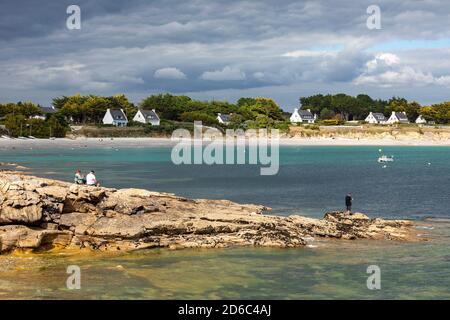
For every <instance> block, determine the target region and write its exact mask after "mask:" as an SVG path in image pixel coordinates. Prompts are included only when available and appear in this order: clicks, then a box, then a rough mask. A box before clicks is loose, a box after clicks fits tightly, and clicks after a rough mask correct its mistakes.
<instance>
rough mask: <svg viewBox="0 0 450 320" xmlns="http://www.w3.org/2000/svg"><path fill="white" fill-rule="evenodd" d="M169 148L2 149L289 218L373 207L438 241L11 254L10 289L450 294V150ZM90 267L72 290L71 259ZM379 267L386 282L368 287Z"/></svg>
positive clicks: (3, 276) (99, 293)
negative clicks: (219, 162)
mask: <svg viewBox="0 0 450 320" xmlns="http://www.w3.org/2000/svg"><path fill="white" fill-rule="evenodd" d="M170 151H171V149H170V148H163V147H153V148H82V149H76V150H72V149H65V148H55V149H45V150H24V149H15V150H11V149H3V150H0V162H14V163H18V164H20V165H22V166H25V167H27V168H29V169H28V171H29V172H30V173H33V174H36V175H40V176H47V177H51V178H57V179H62V180H67V181H71V180H72V177H73V171H74V169H76V168H80V169H81V170H83V171H88V170H90V169H94V170H95V171H96V173H97V178H99V180H101V181H102V183H103V185H106V186H110V187H118V188H122V187H138V188H146V189H152V190H157V191H166V192H174V193H177V194H180V195H184V196H188V197H197V198H216V199H230V200H234V201H238V202H244V203H258V204H264V205H267V206H270V207H272V208H273V213H274V214H278V215H289V214H294V213H298V214H303V215H308V216H313V217H321V216H323V213H324V212H326V211H327V210H336V209H341V208H342V207H343V197H344V195H345V194H346V193H347V192H352V193H353V196H354V199H355V203H354V204H355V205H354V209H355V210H358V211H363V212H367V213H368V214H370V215H371V216H374V217H375V216H380V217H386V218H409V219H420V220H424V219H425V220H427V223H429V224H430V226H431V227H432V228H433V229H432V230H427V229H424V230H419V229H418V233H421V234H428V236H429V237H431V240H430V241H427V242H421V243H398V242H385V241H354V242H351V241H350V242H349V241H345V242H344V241H317V243H316V244H315V246H314V247H313V248H302V249H289V250H280V249H267V248H264V249H261V248H231V249H220V250H182V251H168V250H146V251H140V252H134V253H127V254H121V255H98V254H96V255H88V256H83V257H80V256H77V255H71V254H58V255H55V254H43V255H30V256H0V272H1V273H0V298H25V297H26V298H36V299H41V298H54V299H64V298H67V299H72V298H105V299H108V298H129V299H134V298H137V299H149V298H150V299H164V298H187V299H189V298H192V299H197V298H200V299H202V298H230V299H241V298H244V299H245V298H256V299H264V298H276V299H311V298H319V299H332V298H362V299H379V298H381V299H402V298H411V299H412V298H431V299H443V298H447V299H448V298H450V289H449V288H450V228H449V227H450V210H449V208H450V197H449V192H450V182H449V179H450V148H446V147H384V148H383V151H384V152H385V153H386V154H388V155H391V154H392V155H394V156H395V159H396V161H395V162H394V163H392V164H388V165H387V167H386V168H383V166H382V165H380V164H378V163H377V162H376V159H377V157H378V153H379V152H378V147H282V148H281V150H280V161H281V165H280V171H279V173H278V174H277V175H276V176H260V175H259V167H258V166H249V165H245V166H244V165H243V166H229V165H228V166H227V165H224V166H199V165H195V166H194V165H193V166H175V165H173V164H172V163H171V161H170ZM69 264H76V265H79V266H80V267H81V269H82V290H78V291H69V290H67V289H66V288H65V281H66V277H67V274H66V272H65V271H66V269H65V268H66V267H67V265H69ZM372 264H375V265H378V266H379V267H380V268H381V271H382V289H381V290H377V291H371V290H368V289H367V286H366V279H367V276H368V274H366V269H367V267H368V266H369V265H372Z"/></svg>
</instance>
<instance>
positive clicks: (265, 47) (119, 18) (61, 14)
mask: <svg viewBox="0 0 450 320" xmlns="http://www.w3.org/2000/svg"><path fill="white" fill-rule="evenodd" d="M70 4H76V5H79V6H80V7H81V15H82V29H81V30H67V29H66V28H65V22H66V18H67V14H66V8H67V6H68V5H70ZM371 4H374V1H373V0H372V1H357V2H355V1H350V0H345V1H331V0H329V1H295V0H292V1H288V0H282V1H230V0H228V1H214V0H210V1H200V0H194V1H174V0H171V1H145V0H131V1H109V0H97V1H87V0H83V1H76V0H75V1H66V0H54V1H49V0H44V1H32V0H20V1H17V0H16V1H9V0H6V1H5V0H4V1H2V2H1V3H0V18H1V19H0V45H1V47H0V70H1V71H2V74H3V75H6V77H7V80H5V78H3V80H1V82H0V95H1V97H2V100H4V99H7V100H18V99H26V98H31V99H37V100H39V101H40V102H44V103H48V102H49V101H50V99H49V98H50V97H53V96H56V95H60V94H72V93H74V92H83V93H98V94H113V93H118V92H125V93H128V94H130V95H131V96H132V97H133V98H135V99H138V98H140V97H142V96H144V95H145V94H147V93H150V92H157V91H171V92H175V93H184V92H190V93H194V94H196V95H198V96H200V97H205V98H216V96H217V97H224V98H227V97H228V98H234V96H235V95H237V94H242V95H246V94H255V95H266V96H273V97H276V98H278V99H280V100H281V101H283V102H284V101H286V103H289V104H294V103H296V100H297V98H298V95H301V94H303V92H307V93H310V92H312V91H314V88H317V90H318V91H319V90H325V91H330V92H332V91H334V90H335V89H336V88H339V89H341V90H343V91H346V92H357V91H367V92H369V93H371V92H374V93H380V92H382V94H385V95H387V96H389V95H394V94H398V92H403V93H406V95H410V96H413V97H414V98H415V99H418V100H422V101H428V99H429V97H428V96H427V92H430V94H431V92H432V96H433V97H436V96H437V95H438V96H439V92H440V93H441V96H442V97H445V94H446V92H447V91H448V86H449V85H450V76H449V75H450V62H449V58H448V45H444V46H442V45H441V46H438V47H434V48H426V47H423V44H421V45H419V47H418V48H417V47H408V48H406V47H403V45H402V44H401V43H400V42H399V41H417V40H418V39H419V40H420V39H422V40H423V39H427V40H428V41H431V46H433V44H434V45H436V43H441V42H442V40H443V39H444V40H445V39H450V22H449V21H450V19H449V18H450V16H449V13H450V3H448V2H447V1H444V0H442V1H437V0H425V1H413V0H411V1H402V2H392V1H386V0H383V1H376V3H375V4H377V5H379V6H380V7H381V10H382V29H381V30H368V29H367V27H366V18H367V16H368V15H367V13H366V9H367V7H368V6H369V5H371ZM433 41H435V42H436V43H433ZM385 44H386V45H387V47H389V46H390V47H391V48H395V49H392V50H391V49H389V50H388V49H386V50H384V49H383V50H375V49H373V48H376V47H377V46H378V47H382V45H385ZM430 61H431V62H430ZM414 87H421V89H420V90H417V89H416V88H414ZM293 88H296V89H293ZM299 88H300V89H299ZM302 88H307V89H305V91H302V90H303V89H302ZM380 88H382V90H381V89H380ZM430 88H432V89H430ZM296 92H298V93H296ZM418 92H420V94H418ZM312 93H314V92H312ZM294 97H295V98H294Z"/></svg>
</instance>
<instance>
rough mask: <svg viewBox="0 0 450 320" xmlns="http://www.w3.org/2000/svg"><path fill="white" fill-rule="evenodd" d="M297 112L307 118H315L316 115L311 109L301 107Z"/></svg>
mask: <svg viewBox="0 0 450 320" xmlns="http://www.w3.org/2000/svg"><path fill="white" fill-rule="evenodd" d="M297 112H298V114H299V115H300V117H302V119H306V120H313V119H314V115H313V114H312V113H311V111H308V110H302V109H300V110H297Z"/></svg>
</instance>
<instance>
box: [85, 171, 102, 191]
mask: <svg viewBox="0 0 450 320" xmlns="http://www.w3.org/2000/svg"><path fill="white" fill-rule="evenodd" d="M86 184H87V185H88V186H96V187H99V186H100V183H99V182H98V181H97V177H96V176H95V171H94V170H91V172H89V173H88V175H87V176H86Z"/></svg>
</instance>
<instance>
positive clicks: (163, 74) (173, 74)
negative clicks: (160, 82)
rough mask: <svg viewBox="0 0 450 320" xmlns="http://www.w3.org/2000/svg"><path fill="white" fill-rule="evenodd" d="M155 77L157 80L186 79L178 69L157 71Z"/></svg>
mask: <svg viewBox="0 0 450 320" xmlns="http://www.w3.org/2000/svg"><path fill="white" fill-rule="evenodd" d="M153 77H155V78H157V79H173V80H182V79H186V78H187V77H186V75H185V74H184V73H183V72H182V71H181V70H180V69H177V68H171V67H170V68H161V69H158V70H156V71H155V73H154V74H153Z"/></svg>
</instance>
